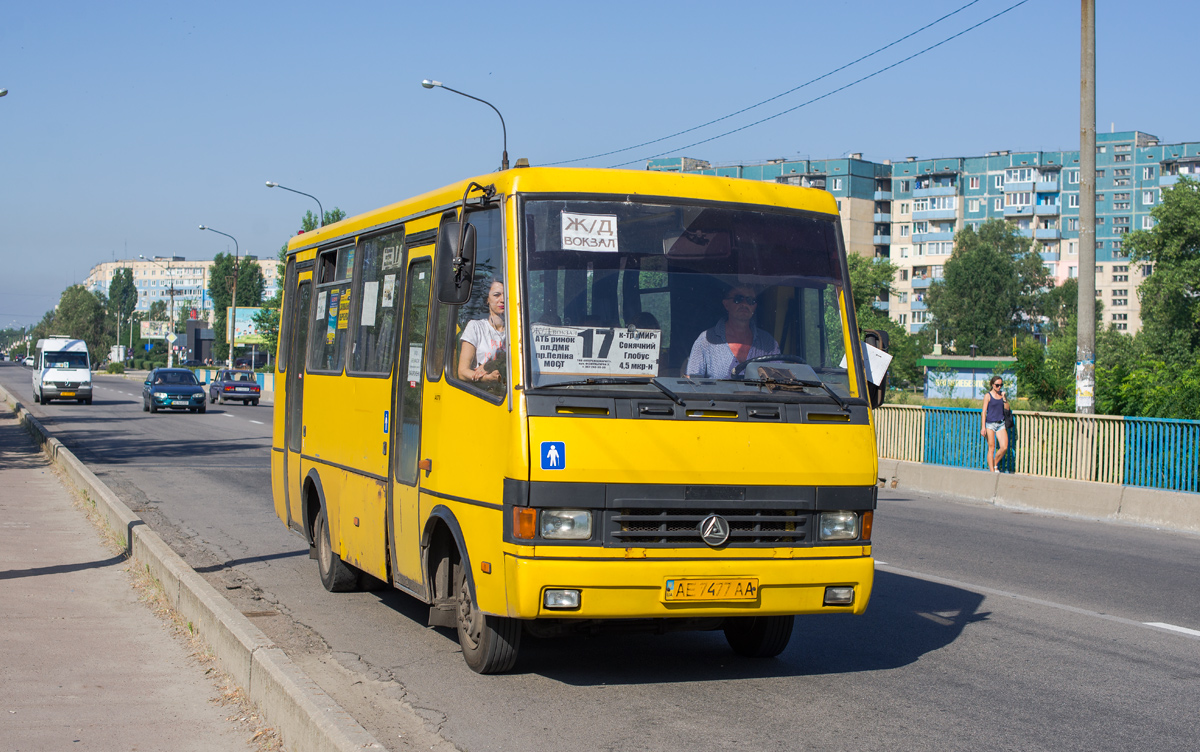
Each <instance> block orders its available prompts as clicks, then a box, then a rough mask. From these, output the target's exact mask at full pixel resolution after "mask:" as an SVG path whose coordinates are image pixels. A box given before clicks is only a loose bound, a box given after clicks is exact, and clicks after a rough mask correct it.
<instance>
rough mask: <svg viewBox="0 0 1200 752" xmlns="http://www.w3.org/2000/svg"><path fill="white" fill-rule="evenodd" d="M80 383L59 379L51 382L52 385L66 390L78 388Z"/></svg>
mask: <svg viewBox="0 0 1200 752" xmlns="http://www.w3.org/2000/svg"><path fill="white" fill-rule="evenodd" d="M80 383H81V382H79V381H59V382H56V383H53V384H50V386H53V387H57V388H58V389H60V390H63V391H65V390H67V389H78V388H79V384H80Z"/></svg>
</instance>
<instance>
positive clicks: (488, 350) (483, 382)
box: [452, 208, 508, 398]
mask: <svg viewBox="0 0 1200 752" xmlns="http://www.w3.org/2000/svg"><path fill="white" fill-rule="evenodd" d="M467 221H468V222H470V223H471V224H472V225H474V226H475V276H474V280H473V282H472V283H471V297H470V299H469V300H468V301H467V302H466V303H465V304H463V305H461V306H459V307H458V309H457V328H456V329H455V337H454V358H453V360H452V363H453V373H452V378H454V379H455V380H456V381H458V382H460V383H465V384H467V385H468V386H470V387H471V388H474V389H481V390H483V391H485V392H487V393H488V394H491V395H493V396H496V397H501V398H502V397H503V396H504V395H505V394H506V393H507V391H508V385H507V382H506V379H507V378H508V362H507V361H508V330H507V326H506V321H507V313H506V312H507V289H506V286H505V281H504V226H503V225H504V214H503V212H501V211H500V210H499V209H498V208H497V209H489V210H487V211H481V212H472V213H470V214H468V215H467Z"/></svg>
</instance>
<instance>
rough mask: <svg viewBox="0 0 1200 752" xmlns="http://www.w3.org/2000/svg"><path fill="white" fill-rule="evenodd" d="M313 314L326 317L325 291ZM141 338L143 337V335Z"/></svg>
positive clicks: (321, 294) (316, 317)
mask: <svg viewBox="0 0 1200 752" xmlns="http://www.w3.org/2000/svg"><path fill="white" fill-rule="evenodd" d="M313 314H314V315H313V318H314V319H317V320H319V319H320V318H321V317H322V316H325V315H326V312H325V291H324V290H322V291H321V292H319V293H317V305H316V307H315V308H313ZM143 336H144V335H143Z"/></svg>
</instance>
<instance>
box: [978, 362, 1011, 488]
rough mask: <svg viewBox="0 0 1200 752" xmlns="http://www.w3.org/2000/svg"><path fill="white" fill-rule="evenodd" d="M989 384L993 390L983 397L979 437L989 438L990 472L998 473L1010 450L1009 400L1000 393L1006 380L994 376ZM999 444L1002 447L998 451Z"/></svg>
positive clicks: (988, 461)
mask: <svg viewBox="0 0 1200 752" xmlns="http://www.w3.org/2000/svg"><path fill="white" fill-rule="evenodd" d="M988 384H989V386H990V387H991V388H990V389H989V390H988V393H987V394H985V395H983V412H982V413H981V414H980V418H981V420H982V422H983V425H982V426H981V427H980V429H979V435H980V436H986V437H987V442H988V449H987V463H988V470H990V471H991V472H993V473H998V472H1000V460H1001V459H1002V458H1003V457H1004V453H1005V452H1006V451H1007V450H1008V431H1007V430H1006V429H1005V427H1004V413H1005V412H1006V411H1007V410H1008V398H1007V397H1005V396H1004V392H1002V391H1000V387H1002V386H1004V379H1002V378H1001V377H999V376H993V377H992V380H991V381H990V382H988ZM997 444H999V445H1000V449H999V450H998V451H997V449H996V445H997Z"/></svg>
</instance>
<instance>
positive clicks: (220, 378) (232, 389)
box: [208, 369, 262, 405]
mask: <svg viewBox="0 0 1200 752" xmlns="http://www.w3.org/2000/svg"><path fill="white" fill-rule="evenodd" d="M260 396H262V393H261V390H260V389H259V387H258V381H257V380H255V376H254V371H230V370H225V369H222V370H220V371H217V376H216V378H214V379H213V380H212V383H211V384H209V385H208V401H209V402H220V403H221V404H222V405H224V404H225V403H226V402H228V401H229V400H240V401H241V403H242V404H243V405H245V404H249V405H257V404H258V398H259V397H260Z"/></svg>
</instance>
